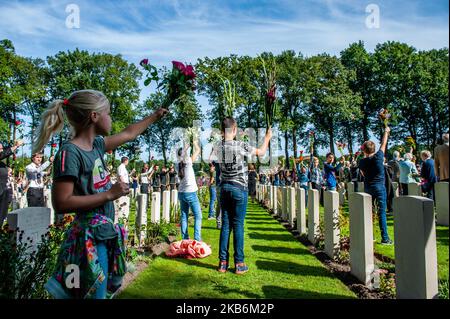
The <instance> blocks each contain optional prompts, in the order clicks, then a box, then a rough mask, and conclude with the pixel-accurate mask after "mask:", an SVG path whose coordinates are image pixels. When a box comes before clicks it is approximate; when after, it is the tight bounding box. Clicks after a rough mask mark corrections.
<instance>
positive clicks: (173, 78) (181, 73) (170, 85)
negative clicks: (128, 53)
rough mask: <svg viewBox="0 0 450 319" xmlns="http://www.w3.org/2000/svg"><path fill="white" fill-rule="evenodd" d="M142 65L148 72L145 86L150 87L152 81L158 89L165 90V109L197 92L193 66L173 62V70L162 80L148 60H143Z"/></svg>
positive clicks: (164, 75) (166, 73)
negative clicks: (184, 96) (179, 99)
mask: <svg viewBox="0 0 450 319" xmlns="http://www.w3.org/2000/svg"><path fill="white" fill-rule="evenodd" d="M140 65H141V66H142V67H143V68H144V69H145V70H146V71H147V75H146V79H145V81H144V85H145V86H148V85H150V83H151V82H152V81H155V82H156V83H157V88H158V89H163V90H165V92H166V97H165V98H164V101H163V105H162V107H163V108H168V107H169V106H170V105H171V104H172V103H174V102H175V101H176V100H178V98H180V97H181V96H183V95H186V94H190V93H191V92H192V91H194V90H195V78H196V76H197V75H196V74H195V71H194V67H193V66H192V65H184V64H183V63H181V62H178V61H172V70H171V71H166V72H164V73H163V76H162V78H161V79H160V77H159V75H158V70H157V69H156V67H155V66H153V65H151V64H150V63H149V61H148V59H143V60H142V61H141V62H140Z"/></svg>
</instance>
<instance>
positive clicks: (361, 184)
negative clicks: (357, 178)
mask: <svg viewBox="0 0 450 319" xmlns="http://www.w3.org/2000/svg"><path fill="white" fill-rule="evenodd" d="M355 192H357V193H364V182H358V183H357V189H355Z"/></svg>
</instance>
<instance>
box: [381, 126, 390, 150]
mask: <svg viewBox="0 0 450 319" xmlns="http://www.w3.org/2000/svg"><path fill="white" fill-rule="evenodd" d="M390 131H391V129H390V128H389V126H387V127H386V128H385V129H384V134H383V139H382V140H381V145H380V150H381V151H382V152H383V153H386V146H387V142H388V137H389V132H390Z"/></svg>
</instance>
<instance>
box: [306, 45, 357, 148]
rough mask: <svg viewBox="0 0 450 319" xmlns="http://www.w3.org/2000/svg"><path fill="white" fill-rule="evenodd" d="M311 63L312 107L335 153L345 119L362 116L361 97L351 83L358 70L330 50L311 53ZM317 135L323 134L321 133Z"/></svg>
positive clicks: (315, 122) (313, 116)
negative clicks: (328, 52)
mask: <svg viewBox="0 0 450 319" xmlns="http://www.w3.org/2000/svg"><path fill="white" fill-rule="evenodd" d="M308 63H309V67H308V75H309V77H310V82H309V83H310V85H311V87H310V90H311V101H310V103H309V105H308V106H309V107H308V111H309V114H310V116H311V121H312V123H313V125H314V127H315V128H316V131H319V133H322V134H326V135H327V137H328V146H329V150H330V151H331V152H333V153H335V147H334V144H335V142H336V139H335V137H336V131H337V130H338V129H340V128H341V127H342V122H343V121H345V120H348V119H353V118H354V117H355V116H356V117H359V116H360V107H359V104H360V103H361V98H360V96H359V95H357V94H355V93H353V92H352V91H351V89H350V87H349V81H350V80H352V79H353V78H354V77H355V73H354V71H351V70H348V69H347V68H345V67H344V66H343V65H342V63H341V62H340V61H339V59H338V58H337V57H334V56H330V55H328V54H320V55H317V56H313V57H310V58H308ZM316 136H317V137H319V138H320V135H319V134H316Z"/></svg>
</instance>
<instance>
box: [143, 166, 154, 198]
mask: <svg viewBox="0 0 450 319" xmlns="http://www.w3.org/2000/svg"><path fill="white" fill-rule="evenodd" d="M152 172H153V166H152V167H150V168H149V165H148V164H147V163H145V164H144V167H143V168H142V172H141V194H148V191H149V188H148V184H149V182H148V179H149V177H151V175H152ZM149 175H150V176H149Z"/></svg>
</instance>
